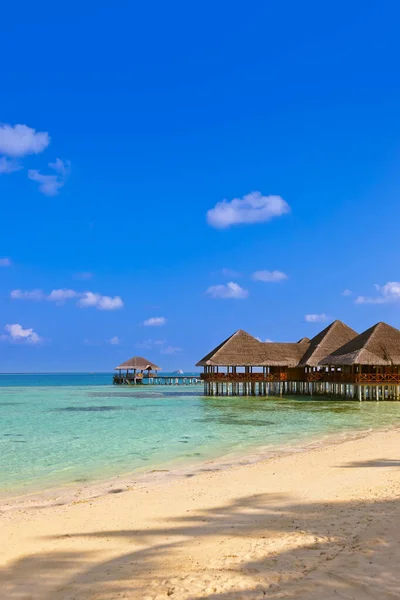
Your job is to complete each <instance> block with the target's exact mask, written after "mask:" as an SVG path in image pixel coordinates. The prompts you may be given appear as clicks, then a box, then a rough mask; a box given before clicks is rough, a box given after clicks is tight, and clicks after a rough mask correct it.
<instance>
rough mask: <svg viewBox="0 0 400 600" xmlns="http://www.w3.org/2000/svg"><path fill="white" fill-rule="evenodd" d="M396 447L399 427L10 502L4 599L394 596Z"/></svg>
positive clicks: (0, 543)
mask: <svg viewBox="0 0 400 600" xmlns="http://www.w3.org/2000/svg"><path fill="white" fill-rule="evenodd" d="M399 454H400V432H397V431H396V430H392V431H389V432H384V433H382V432H380V433H371V434H369V435H368V436H367V437H364V438H362V439H357V440H352V441H347V442H344V443H341V444H337V445H330V446H328V447H325V448H320V449H313V450H309V451H307V452H303V453H298V454H292V455H289V456H283V457H281V458H274V459H272V460H269V461H264V462H260V463H255V464H251V465H246V466H243V465H242V466H240V465H239V466H232V467H229V468H227V469H224V470H219V471H209V470H204V471H202V472H197V473H196V474H195V475H194V476H193V477H187V476H186V477H182V478H180V479H170V480H168V479H164V480H162V481H158V482H150V483H148V484H146V485H145V486H142V487H141V489H131V490H128V491H124V492H123V493H113V494H107V495H103V496H101V497H97V498H91V499H85V500H80V501H79V500H78V501H75V502H69V503H67V504H64V505H61V506H57V505H54V504H53V505H52V506H47V507H45V508H35V507H34V506H31V507H29V508H26V507H24V508H21V507H19V508H15V509H14V510H9V507H7V510H6V511H4V512H3V513H2V514H1V517H0V518H1V526H0V559H1V563H2V565H3V566H2V568H1V571H0V599H1V600H8V599H11V598H12V599H17V600H28V599H29V600H38V599H40V600H42V599H45V600H60V599H65V600H67V599H68V600H72V599H75V600H87V599H89V598H90V599H99V600H100V599H101V600H106V599H107V600H110V599H119V598H128V599H132V598H135V599H140V600H146V599H147V600H150V599H158V600H161V599H166V598H172V600H181V599H192V600H195V599H200V598H208V599H209V600H228V599H229V600H237V599H239V598H243V599H246V600H248V599H253V598H254V599H255V598H263V599H264V598H273V599H279V598H292V599H296V600H306V599H309V598H313V599H314V598H315V599H317V598H318V599H321V600H329V599H331V598H332V599H338V598H343V599H350V598H352V599H356V600H361V599H365V600H367V599H368V600H371V599H377V600H378V599H379V600H385V599H389V598H390V599H394V598H400V457H399ZM208 467H210V465H208ZM114 488H115V486H114ZM124 489H125V488H124ZM38 506H41V505H38Z"/></svg>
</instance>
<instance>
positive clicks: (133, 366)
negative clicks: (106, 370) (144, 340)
mask: <svg viewBox="0 0 400 600" xmlns="http://www.w3.org/2000/svg"><path fill="white" fill-rule="evenodd" d="M115 370H116V371H118V374H117V375H114V379H113V383H115V384H117V385H118V384H119V385H120V384H127V385H131V384H133V385H136V384H138V383H143V378H144V377H146V378H147V379H150V378H151V377H154V375H155V374H157V371H161V367H158V366H157V365H155V364H154V363H152V362H151V361H150V360H147V358H143V356H133V357H132V358H130V359H129V360H127V361H126V362H124V363H122V364H121V365H118V367H115ZM124 371H125V373H124Z"/></svg>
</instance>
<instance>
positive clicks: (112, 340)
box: [108, 335, 121, 346]
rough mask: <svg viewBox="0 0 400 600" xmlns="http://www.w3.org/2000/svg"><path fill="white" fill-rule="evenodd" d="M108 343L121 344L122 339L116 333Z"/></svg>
mask: <svg viewBox="0 0 400 600" xmlns="http://www.w3.org/2000/svg"><path fill="white" fill-rule="evenodd" d="M108 343H109V344H111V345H112V346H119V345H120V343H121V340H120V339H119V337H118V336H117V335H114V337H112V338H110V339H109V340H108Z"/></svg>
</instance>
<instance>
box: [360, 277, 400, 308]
mask: <svg viewBox="0 0 400 600" xmlns="http://www.w3.org/2000/svg"><path fill="white" fill-rule="evenodd" d="M375 289H376V290H377V292H378V294H379V295H378V296H374V297H369V296H358V298H356V299H355V303H356V304H390V303H392V302H399V301H400V281H388V282H387V283H385V285H378V284H375Z"/></svg>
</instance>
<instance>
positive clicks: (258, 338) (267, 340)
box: [256, 337, 272, 344]
mask: <svg viewBox="0 0 400 600" xmlns="http://www.w3.org/2000/svg"><path fill="white" fill-rule="evenodd" d="M256 340H258V341H259V342H263V343H264V344H271V343H272V340H270V339H269V338H265V340H263V339H261V338H260V337H256Z"/></svg>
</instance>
